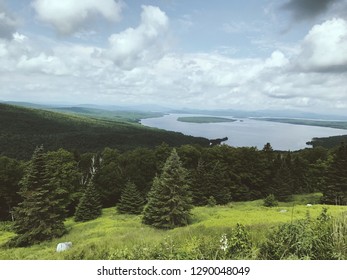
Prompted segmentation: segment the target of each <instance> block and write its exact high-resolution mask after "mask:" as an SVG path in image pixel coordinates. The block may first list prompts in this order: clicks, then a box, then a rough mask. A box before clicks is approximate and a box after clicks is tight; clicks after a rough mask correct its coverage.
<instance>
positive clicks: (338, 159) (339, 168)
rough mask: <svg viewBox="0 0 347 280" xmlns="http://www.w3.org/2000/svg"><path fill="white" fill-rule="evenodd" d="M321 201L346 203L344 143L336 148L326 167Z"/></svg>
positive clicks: (346, 152) (345, 149) (346, 167)
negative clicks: (331, 159)
mask: <svg viewBox="0 0 347 280" xmlns="http://www.w3.org/2000/svg"><path fill="white" fill-rule="evenodd" d="M322 202H323V203H327V204H335V205H346V204H347V147H346V145H345V144H341V146H340V147H339V148H338V149H337V150H336V152H335V155H334V158H333V161H332V162H331V164H330V166H329V167H328V170H327V174H326V178H325V186H324V187H323V197H322Z"/></svg>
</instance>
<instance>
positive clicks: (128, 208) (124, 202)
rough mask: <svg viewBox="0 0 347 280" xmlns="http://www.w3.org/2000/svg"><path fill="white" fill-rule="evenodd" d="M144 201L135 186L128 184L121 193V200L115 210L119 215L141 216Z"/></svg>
mask: <svg viewBox="0 0 347 280" xmlns="http://www.w3.org/2000/svg"><path fill="white" fill-rule="evenodd" d="M143 205H144V199H143V197H142V196H141V194H140V192H139V191H138V190H137V188H136V185H135V184H134V183H132V182H128V183H127V184H126V185H125V188H124V190H123V192H122V196H121V199H120V201H119V204H118V205H117V210H118V212H119V213H121V214H135V215H137V214H141V213H142V210H143Z"/></svg>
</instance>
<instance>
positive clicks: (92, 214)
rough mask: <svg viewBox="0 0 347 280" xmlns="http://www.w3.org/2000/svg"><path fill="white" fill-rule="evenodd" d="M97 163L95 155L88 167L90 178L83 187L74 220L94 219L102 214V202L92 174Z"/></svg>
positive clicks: (95, 169)
mask: <svg viewBox="0 0 347 280" xmlns="http://www.w3.org/2000/svg"><path fill="white" fill-rule="evenodd" d="M96 166H97V163H96V161H95V157H93V158H92V164H91V167H90V171H89V174H90V178H89V180H88V182H87V185H86V188H85V189H84V192H83V195H82V197H81V199H80V201H79V203H78V205H77V208H76V212H75V221H76V222H86V221H90V220H94V219H96V218H97V217H99V216H101V214H102V204H101V200H100V194H99V193H98V191H97V190H96V188H95V185H94V175H95V173H96V171H97V167H96Z"/></svg>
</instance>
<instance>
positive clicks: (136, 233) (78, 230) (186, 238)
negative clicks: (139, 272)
mask: <svg viewBox="0 0 347 280" xmlns="http://www.w3.org/2000/svg"><path fill="white" fill-rule="evenodd" d="M317 195H318V194H314V195H308V196H296V198H295V200H294V201H292V202H288V203H281V204H280V205H279V206H278V207H273V208H266V207H264V206H262V201H261V200H256V201H250V202H235V203H233V204H230V205H227V206H215V207H196V208H194V209H193V215H194V221H193V224H192V225H189V226H187V227H181V228H176V229H173V230H169V231H163V230H158V229H154V228H151V227H149V226H146V225H143V224H142V223H141V216H140V215H138V216H137V215H124V214H119V213H118V212H117V211H116V209H115V208H114V207H113V208H107V209H103V215H102V216H101V217H100V218H98V219H96V220H92V221H89V222H85V223H81V222H79V223H76V222H74V221H73V219H71V218H70V219H68V220H67V221H66V226H67V228H68V231H69V232H68V234H67V235H65V236H63V237H62V238H59V239H54V240H52V241H46V242H43V243H41V244H37V245H33V246H31V247H28V248H12V249H8V248H6V247H5V246H3V245H4V244H5V243H6V242H7V241H8V240H9V239H10V238H11V237H13V236H14V234H13V232H12V231H11V223H9V222H2V223H0V260H9V259H21V260H27V259H33V260H41V259H50V260H51V259H68V260H71V259H77V260H80V259H82V260H84V259H123V260H124V259H130V260H131V259H147V260H149V259H223V258H229V259H230V256H227V255H224V256H223V251H221V250H220V238H221V236H223V235H225V234H228V236H229V237H230V236H232V234H233V233H235V231H233V230H235V228H238V227H237V225H238V224H242V225H244V226H245V227H246V232H247V233H248V234H249V241H250V242H251V243H252V247H251V248H250V250H251V252H250V253H249V255H237V253H232V255H231V256H232V257H233V258H235V257H236V258H241V259H262V258H264V256H262V255H261V254H260V251H259V248H260V247H261V245H262V244H264V242H265V241H266V238H269V237H268V234H269V233H270V232H271V231H273V230H274V229H275V228H276V226H278V225H279V224H284V223H293V221H297V220H301V219H305V218H307V217H308V216H309V217H310V219H311V220H312V221H314V220H315V219H316V218H317V217H318V216H319V215H320V213H321V212H322V209H323V207H326V206H324V205H319V204H315V205H313V206H312V207H310V208H308V207H307V206H306V203H307V202H313V201H315V200H317V199H318V200H319V195H318V196H317ZM343 211H345V207H343V206H329V207H328V213H329V215H332V216H333V217H339V216H341V215H342V214H343ZM342 217H343V218H344V219H345V218H346V216H345V215H344V216H342ZM238 229H239V230H240V228H238ZM66 241H71V242H72V243H73V246H72V249H71V250H68V251H66V252H62V253H56V252H55V248H56V246H57V244H58V243H59V242H66ZM232 242H236V241H235V240H229V243H230V245H231V244H233V243H232ZM329 242H332V240H331V239H329ZM237 244H239V243H237ZM241 244H242V243H241ZM249 245H250V244H249ZM284 245H285V244H284ZM303 246H304V245H303ZM341 251H342V249H341ZM292 257H293V256H292ZM341 257H342V258H343V256H341Z"/></svg>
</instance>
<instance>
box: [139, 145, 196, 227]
mask: <svg viewBox="0 0 347 280" xmlns="http://www.w3.org/2000/svg"><path fill="white" fill-rule="evenodd" d="M186 178H187V170H186V169H184V168H183V167H182V163H181V161H180V158H179V156H178V154H177V152H176V150H175V149H173V150H172V152H171V155H170V156H169V157H168V159H167V160H166V162H165V165H164V167H163V172H162V174H161V176H160V177H156V178H155V179H154V182H153V186H152V189H151V191H150V193H149V197H148V204H147V205H146V207H145V209H144V216H143V223H145V224H148V225H151V226H153V227H156V228H162V229H172V228H175V227H179V226H185V225H187V224H189V223H190V220H191V215H190V210H191V208H192V200H191V193H190V191H189V186H188V185H187V181H186Z"/></svg>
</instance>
